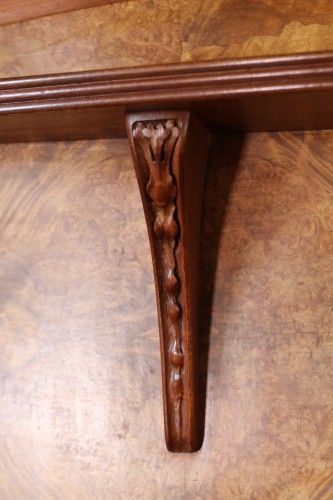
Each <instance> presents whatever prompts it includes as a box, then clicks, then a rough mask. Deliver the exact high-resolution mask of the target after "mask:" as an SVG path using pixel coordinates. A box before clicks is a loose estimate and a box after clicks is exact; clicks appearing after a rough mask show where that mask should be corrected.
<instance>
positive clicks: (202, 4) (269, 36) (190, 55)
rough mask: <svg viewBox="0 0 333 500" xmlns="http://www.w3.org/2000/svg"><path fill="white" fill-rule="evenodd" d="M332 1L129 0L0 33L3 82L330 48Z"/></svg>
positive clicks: (332, 45) (14, 26)
mask: <svg viewBox="0 0 333 500" xmlns="http://www.w3.org/2000/svg"><path fill="white" fill-rule="evenodd" d="M332 30H333V2H331V0H316V1H311V2H310V1H308V0H288V1H286V0H274V1H272V0H252V1H251V8H249V4H248V2H247V1H244V0H182V1H181V2H179V1H176V2H175V1H174V0H131V1H128V2H126V1H125V2H120V3H115V4H113V5H107V6H103V7H97V8H92V9H87V10H80V11H77V12H72V13H67V14H59V15H56V16H48V17H45V18H41V19H35V20H32V21H27V22H24V23H18V24H11V25H8V26H3V27H1V28H0V74H1V76H2V77H9V76H15V75H18V76H19V75H31V74H45V73H61V72H64V71H81V70H93V69H102V68H111V67H119V66H138V65H145V64H161V63H171V62H179V61H188V60H194V61H198V60H208V59H224V58H230V57H250V56H257V55H268V54H286V53H295V52H309V51H318V50H332V49H333V37H332Z"/></svg>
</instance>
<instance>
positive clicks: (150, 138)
mask: <svg viewBox="0 0 333 500" xmlns="http://www.w3.org/2000/svg"><path fill="white" fill-rule="evenodd" d="M127 130H128V136H129V139H130V145H131V151H132V156H133V161H134V165H135V170H136V175H137V178H138V183H139V187H140V192H141V197H142V202H143V206H144V211H145V215H146V221H147V227H148V233H149V240H150V246H151V251H152V257H153V265H154V275H155V286H156V298H157V306H158V316H159V329H160V343H161V360H162V374H163V401H164V422H165V439H166V444H167V447H168V450H170V451H177V452H192V451H197V450H198V449H199V448H200V447H201V444H202V437H200V436H199V431H198V410H197V407H198V395H197V335H198V331H197V330H198V317H197V312H198V307H197V300H198V290H197V281H198V253H199V241H200V222H201V200H202V192H203V186H204V174H205V169H206V163H207V153H208V147H209V134H208V133H207V131H206V129H205V128H204V127H203V126H202V125H201V124H200V122H199V121H198V120H197V119H196V118H195V117H194V116H193V115H191V114H190V113H188V112H181V111H164V112H155V113H154V112H151V113H137V114H129V115H128V116H127Z"/></svg>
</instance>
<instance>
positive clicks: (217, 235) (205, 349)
mask: <svg viewBox="0 0 333 500" xmlns="http://www.w3.org/2000/svg"><path fill="white" fill-rule="evenodd" d="M244 142H245V134H244V133H234V134H221V135H217V136H215V138H214V143H213V145H212V148H211V153H210V157H209V164H208V172H207V176H206V185H205V194H204V200H203V212H202V229H201V235H202V238H201V248H200V277H199V341H198V346H199V369H198V373H199V419H198V420H199V432H200V441H201V442H203V439H204V430H205V412H206V395H207V375H208V363H209V343H210V342H209V340H210V331H211V317H212V309H213V300H214V291H215V280H216V269H217V261H218V253H219V247H220V242H221V238H222V233H223V227H224V222H225V216H226V212H227V207H228V199H229V196H230V193H231V192H232V187H233V182H234V179H235V176H236V173H237V170H238V165H239V162H240V158H241V155H242V150H243V146H244Z"/></svg>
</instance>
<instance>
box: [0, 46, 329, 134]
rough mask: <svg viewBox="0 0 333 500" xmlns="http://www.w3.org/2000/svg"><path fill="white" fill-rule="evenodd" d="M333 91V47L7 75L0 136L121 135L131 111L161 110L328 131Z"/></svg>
mask: <svg viewBox="0 0 333 500" xmlns="http://www.w3.org/2000/svg"><path fill="white" fill-rule="evenodd" d="M332 92H333V53H332V52H328V53H318V54H296V55H293V56H279V57H266V58H252V59H245V60H244V59H237V60H229V61H220V62H218V61H215V62H204V63H202V62H198V63H188V64H171V65H162V66H149V67H142V68H132V69H118V70H109V71H93V72H83V73H66V74H62V75H45V76H43V77H40V76H32V77H27V78H14V79H6V80H0V115H1V121H0V140H1V141H2V142H13V141H15V142H22V141H28V142H30V141H32V140H34V141H38V140H39V141H40V140H59V139H72V140H74V139H91V138H110V137H124V136H125V135H126V134H125V127H124V120H125V114H126V112H127V111H132V112H135V111H148V110H151V111H152V110H158V109H170V110H175V109H178V110H183V109H186V110H189V111H192V112H194V113H195V114H196V115H197V116H198V118H199V119H200V121H201V122H202V123H203V124H204V125H205V126H206V127H207V128H209V129H211V130H214V131H217V130H238V131H262V130H302V129H328V128H331V127H332V126H333V100H332ZM63 113H64V114H63Z"/></svg>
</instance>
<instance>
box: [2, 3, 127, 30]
mask: <svg viewBox="0 0 333 500" xmlns="http://www.w3.org/2000/svg"><path fill="white" fill-rule="evenodd" d="M124 1H126V0H1V9H0V25H2V24H9V23H17V22H19V21H25V20H27V19H33V18H36V17H43V16H48V15H50V14H59V13H60V12H70V11H73V10H79V9H86V8H88V7H98V6H100V5H105V4H110V3H114V2H124Z"/></svg>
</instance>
